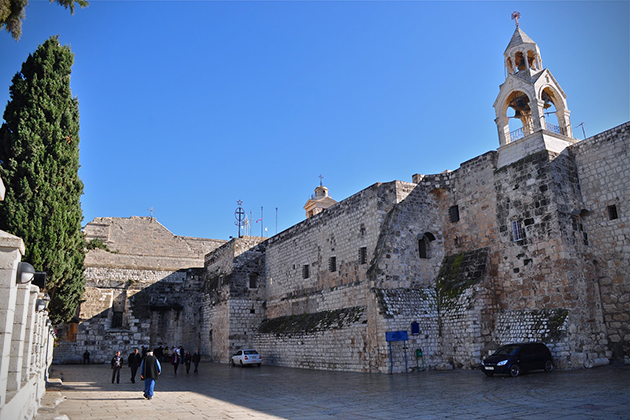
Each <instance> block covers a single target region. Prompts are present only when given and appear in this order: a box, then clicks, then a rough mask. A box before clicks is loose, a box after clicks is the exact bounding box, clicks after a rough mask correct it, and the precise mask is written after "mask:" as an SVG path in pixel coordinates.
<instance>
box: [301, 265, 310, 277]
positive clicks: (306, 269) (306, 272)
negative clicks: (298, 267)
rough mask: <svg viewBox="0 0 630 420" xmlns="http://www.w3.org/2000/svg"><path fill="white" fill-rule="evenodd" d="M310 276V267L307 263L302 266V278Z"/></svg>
mask: <svg viewBox="0 0 630 420" xmlns="http://www.w3.org/2000/svg"><path fill="white" fill-rule="evenodd" d="M310 276H311V269H310V267H309V265H308V264H304V265H303V266H302V278H303V279H307V278H309V277H310Z"/></svg>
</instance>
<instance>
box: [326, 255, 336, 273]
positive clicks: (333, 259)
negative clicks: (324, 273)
mask: <svg viewBox="0 0 630 420" xmlns="http://www.w3.org/2000/svg"><path fill="white" fill-rule="evenodd" d="M328 270H329V271H330V272H331V273H334V272H335V271H337V257H330V259H329V260H328Z"/></svg>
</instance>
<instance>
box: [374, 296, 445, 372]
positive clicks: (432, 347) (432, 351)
mask: <svg viewBox="0 0 630 420" xmlns="http://www.w3.org/2000/svg"><path fill="white" fill-rule="evenodd" d="M372 292H373V297H374V300H375V302H376V304H377V305H378V306H377V307H378V309H377V310H378V320H374V324H375V325H374V326H373V327H374V330H377V331H378V332H377V334H378V335H379V337H378V341H377V340H375V341H377V342H378V349H377V352H376V354H374V357H375V358H376V359H377V360H378V361H379V362H378V365H379V368H378V372H381V373H389V372H390V371H391V372H394V373H399V372H404V371H405V362H406V363H407V368H408V369H410V368H411V367H415V366H416V357H415V351H416V349H421V350H422V353H423V357H424V364H425V367H426V368H427V369H433V368H435V367H437V366H438V365H439V364H440V360H441V351H440V347H441V339H440V336H439V331H438V322H437V321H438V320H437V313H436V311H435V309H434V307H433V305H432V302H431V300H430V293H431V291H430V290H429V289H420V290H416V289H407V288H404V289H374V290H373V291H372ZM414 322H415V323H417V324H418V334H413V331H412V327H411V324H412V323H414ZM390 331H407V336H408V338H409V340H408V341H407V343H404V342H392V345H391V357H390V346H389V343H387V342H386V341H385V333H386V332H390ZM404 346H406V347H408V349H406V350H405V349H404V348H403V347H404ZM405 357H406V360H405ZM392 362H393V367H392ZM418 362H419V365H420V367H422V360H418Z"/></svg>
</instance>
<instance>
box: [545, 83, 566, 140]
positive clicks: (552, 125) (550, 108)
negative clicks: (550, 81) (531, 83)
mask: <svg viewBox="0 0 630 420" xmlns="http://www.w3.org/2000/svg"><path fill="white" fill-rule="evenodd" d="M540 97H541V98H542V100H543V113H544V118H545V127H544V128H545V129H546V130H547V131H551V132H554V133H557V134H564V133H563V130H562V129H561V127H562V124H561V123H560V119H559V118H558V111H559V109H558V107H557V106H556V103H559V104H560V103H562V102H561V101H558V99H556V98H555V92H554V91H553V90H552V89H551V88H549V87H546V88H544V89H543V91H542V94H541V95H540Z"/></svg>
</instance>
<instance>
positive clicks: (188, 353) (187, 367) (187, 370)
mask: <svg viewBox="0 0 630 420" xmlns="http://www.w3.org/2000/svg"><path fill="white" fill-rule="evenodd" d="M191 361H192V356H191V355H190V352H189V351H187V352H186V355H185V356H184V364H185V365H186V373H190V362H191Z"/></svg>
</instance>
